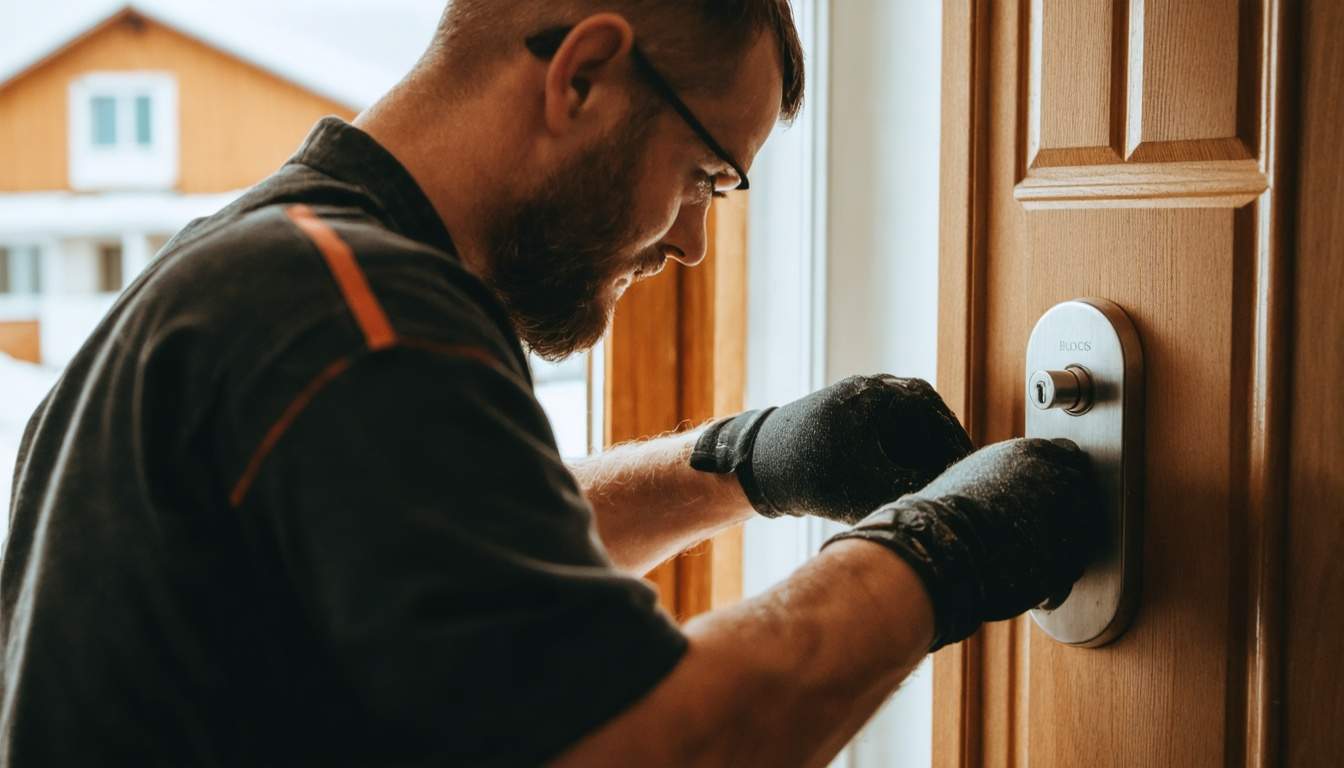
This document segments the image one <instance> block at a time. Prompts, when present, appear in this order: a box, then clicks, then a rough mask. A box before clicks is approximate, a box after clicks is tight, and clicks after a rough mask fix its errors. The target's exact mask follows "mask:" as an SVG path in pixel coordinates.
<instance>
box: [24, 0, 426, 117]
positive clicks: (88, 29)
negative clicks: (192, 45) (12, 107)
mask: <svg viewBox="0 0 1344 768" xmlns="http://www.w3.org/2000/svg"><path fill="white" fill-rule="evenodd" d="M28 1H29V0H24V2H25V3H27V2H28ZM384 1H385V0H384ZM61 5H64V4H63V3H62V4H61ZM388 5H391V6H392V7H391V8H389V7H388ZM388 5H384V3H383V2H379V0H369V1H368V2H366V3H363V4H361V3H348V4H346V5H345V6H343V10H344V11H345V15H346V17H345V18H344V19H343V21H344V22H345V23H344V24H326V25H324V24H321V23H314V24H305V23H302V20H301V19H299V18H298V15H297V14H295V18H294V19H293V20H292V21H293V23H289V24H284V26H283V28H282V27H281V26H280V25H278V24H277V23H276V21H277V19H276V18H274V17H273V18H272V19H270V20H266V19H259V18H257V14H256V13H255V10H256V8H253V9H251V10H252V11H254V12H252V13H249V12H248V10H249V9H248V8H247V7H246V5H245V4H243V3H239V2H228V3H219V2H210V1H209V0H204V1H201V0H133V2H126V1H125V0H104V1H103V2H94V3H93V4H90V3H86V4H85V7H84V9H83V13H74V14H70V16H71V17H70V18H61V19H59V20H58V22H57V23H56V24H55V25H53V26H52V28H51V29H48V30H44V32H45V34H43V33H38V34H34V35H33V36H32V37H31V38H28V39H23V40H21V43H22V44H21V45H14V46H0V48H4V47H9V48H11V52H10V53H8V54H0V88H3V87H4V86H5V85H7V84H8V83H9V82H10V81H12V80H15V79H17V78H20V77H22V76H23V75H25V74H27V73H28V72H30V71H32V70H34V69H36V68H37V67H39V66H41V65H42V64H44V63H45V62H47V61H48V60H50V59H53V58H55V57H56V56H59V55H60V54H61V53H63V52H64V51H65V50H67V49H68V48H70V47H71V46H73V45H75V44H77V43H78V42H80V41H82V40H84V39H86V38H88V37H90V36H92V35H95V34H97V33H98V32H100V31H101V30H102V29H104V28H105V27H107V26H109V25H111V24H113V23H115V22H117V21H120V20H121V19H123V18H125V17H126V16H128V15H138V16H141V17H143V18H145V19H148V20H150V21H153V22H157V23H159V24H161V25H163V26H166V27H168V28H170V29H173V30H174V31H176V32H178V33H180V34H183V35H185V36H187V37H189V38H192V39H194V40H196V41H198V42H200V43H202V44H204V45H206V46H209V47H211V48H214V49H216V50H219V51H221V52H224V53H227V54H229V55H230V56H233V57H234V58H237V59H239V60H241V61H244V62H246V63H248V64H251V65H253V66H256V67H259V68H261V69H262V70H265V71H267V72H269V73H271V74H273V75H275V76H277V77H279V78H281V79H283V80H288V81H289V82H292V83H294V84H295V85H298V86H299V87H301V88H304V89H306V90H308V91H311V92H312V93H315V94H317V95H320V96H324V97H326V98H328V99H331V100H333V101H335V102H337V103H340V104H344V105H346V106H348V107H350V108H351V109H352V110H354V111H359V110H361V109H363V108H364V107H367V106H369V105H370V104H372V103H373V102H374V101H376V100H377V99H378V97H379V96H381V95H382V94H383V93H384V92H386V91H387V89H388V88H390V87H391V86H392V85H393V84H395V83H396V81H397V80H398V79H399V78H400V77H401V76H402V75H403V74H405V72H406V71H407V70H409V69H410V66H411V64H412V63H414V61H415V59H416V58H417V57H418V56H419V54H420V52H421V51H422V50H423V49H424V47H425V45H426V44H428V41H429V38H430V36H431V35H432V33H433V23H432V19H434V18H437V10H436V7H437V6H438V3H425V2H421V3H419V4H418V7H417V6H412V5H408V4H406V3H402V4H400V5H399V6H398V5H397V4H395V3H391V4H388ZM300 10H301V9H300ZM388 11H392V12H391V13H389V12H388ZM430 14H433V16H431V15H430ZM361 17H362V18H361ZM268 21H269V23H268ZM317 21H321V19H318V20H317ZM361 21H362V22H364V23H361ZM371 35H376V36H377V37H378V40H377V43H378V44H370V40H369V37H370V36H371ZM15 48H17V49H18V50H14V49H15Z"/></svg>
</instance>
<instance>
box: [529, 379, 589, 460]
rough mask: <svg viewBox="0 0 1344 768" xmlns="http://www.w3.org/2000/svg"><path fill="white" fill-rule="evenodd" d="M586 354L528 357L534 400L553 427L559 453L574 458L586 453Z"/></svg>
mask: <svg viewBox="0 0 1344 768" xmlns="http://www.w3.org/2000/svg"><path fill="white" fill-rule="evenodd" d="M588 358H589V356H588V355H586V354H585V355H574V356H573V357H571V358H569V359H568V360H565V361H563V362H559V363H549V362H547V361H545V360H542V359H541V358H539V357H536V356H535V355H533V356H532V358H531V364H532V379H533V381H534V383H535V384H536V392H537V400H538V401H539V402H540V403H541V407H542V410H544V411H546V416H547V418H549V419H550V421H551V429H552V430H554V431H555V442H556V444H557V445H558V446H559V448H560V455H561V456H563V457H565V458H566V459H576V458H580V457H583V456H587V455H588V446H589V440H588V426H589V423H590V418H589V411H588Z"/></svg>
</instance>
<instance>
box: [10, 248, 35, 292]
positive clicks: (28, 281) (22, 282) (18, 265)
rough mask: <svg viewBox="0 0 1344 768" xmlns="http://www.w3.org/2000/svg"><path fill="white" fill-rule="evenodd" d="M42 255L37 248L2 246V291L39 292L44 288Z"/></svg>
mask: <svg viewBox="0 0 1344 768" xmlns="http://www.w3.org/2000/svg"><path fill="white" fill-rule="evenodd" d="M40 256H41V254H40V253H39V251H38V250H37V249H36V248H0V293H6V294H21V295H33V294H36V293H39V292H40V291H41V290H42V261H41V258H40Z"/></svg>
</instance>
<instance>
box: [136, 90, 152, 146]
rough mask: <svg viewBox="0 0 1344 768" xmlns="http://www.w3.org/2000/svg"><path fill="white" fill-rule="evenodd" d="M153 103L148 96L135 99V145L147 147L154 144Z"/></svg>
mask: <svg viewBox="0 0 1344 768" xmlns="http://www.w3.org/2000/svg"><path fill="white" fill-rule="evenodd" d="M153 117H154V102H153V100H151V99H150V97H148V96H136V97H135V143H136V144H139V145H140V146H142V147H148V146H150V145H152V144H153V143H154V129H153Z"/></svg>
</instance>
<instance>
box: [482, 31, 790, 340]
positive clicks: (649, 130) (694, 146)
mask: <svg viewBox="0 0 1344 768" xmlns="http://www.w3.org/2000/svg"><path fill="white" fill-rule="evenodd" d="M765 37H766V36H763V40H764V39H765ZM739 75H740V77H739V78H738V80H739V82H738V83H737V84H736V85H735V86H734V87H732V88H730V89H728V91H727V92H725V93H724V94H723V95H722V96H720V97H718V98H710V99H703V100H699V101H696V102H689V103H690V104H691V108H692V109H694V110H696V111H697V114H701V113H703V116H702V117H701V119H702V120H703V121H704V122H705V124H706V125H707V126H708V127H709V129H710V130H711V131H712V132H714V133H715V135H716V137H717V138H718V139H719V141H720V143H722V144H723V145H724V146H725V147H726V148H728V151H729V152H731V153H733V154H734V156H735V157H736V158H738V159H739V160H740V161H741V162H744V163H749V162H750V160H751V159H752V157H754V155H755V153H756V150H757V149H758V148H759V147H760V145H761V144H762V143H763V142H764V140H765V137H766V136H767V135H768V134H769V131H770V128H771V127H772V126H773V125H774V122H775V121H776V120H777V119H778V104H779V88H780V85H779V75H778V66H777V64H776V60H775V58H774V56H773V54H771V52H770V47H769V44H768V41H766V44H765V46H764V47H762V46H760V45H758V46H757V47H756V48H755V49H754V50H753V51H752V52H750V53H749V54H748V55H747V57H746V59H745V60H744V66H743V67H741V68H740V69H739ZM725 180H727V181H729V182H731V183H730V184H729V187H731V186H732V183H735V181H736V178H735V176H733V175H732V171H731V169H730V168H729V167H728V166H727V165H726V164H725V163H723V162H722V161H721V160H720V159H718V158H716V157H715V156H714V155H713V153H712V152H711V151H709V149H708V148H707V147H706V146H705V145H704V143H703V142H701V141H700V140H699V138H698V137H696V136H695V134H694V133H693V132H692V131H691V129H690V128H689V127H688V126H686V124H685V123H684V122H682V121H681V119H680V118H679V117H678V116H677V115H676V114H675V113H674V112H673V111H672V110H670V109H668V108H666V105H664V104H663V103H662V101H661V100H659V99H657V98H656V97H654V96H652V94H649V93H647V92H645V93H641V94H639V95H638V96H637V97H636V98H635V99H634V106H633V107H632V108H631V110H630V111H629V112H628V113H627V114H626V115H625V116H624V117H623V119H622V120H620V121H619V122H618V123H617V127H616V128H614V129H612V130H610V131H608V132H607V134H606V135H603V136H600V137H598V138H597V139H596V140H595V141H593V142H591V143H590V144H589V145H588V146H587V147H586V148H585V149H584V150H582V151H580V152H578V153H577V154H576V155H575V156H573V157H571V158H569V159H568V160H567V161H566V162H565V163H563V164H562V166H561V167H559V168H558V169H556V170H555V171H554V172H553V173H551V174H549V176H548V177H547V178H546V179H544V180H543V181H542V183H541V184H540V185H538V187H537V188H536V191H535V193H533V194H531V195H529V196H528V197H527V198H526V199H523V200H521V201H519V202H517V203H516V204H515V205H513V206H511V207H510V208H509V209H508V210H506V211H504V212H503V213H502V214H501V215H500V216H499V217H497V219H496V220H495V221H493V222H492V225H491V226H490V232H489V235H488V243H487V245H488V248H489V250H490V252H491V262H492V268H491V270H490V272H491V274H490V275H489V278H488V279H489V282H490V284H491V286H492V287H493V288H494V289H495V291H496V292H497V293H498V294H499V296H500V297H501V298H502V300H503V301H504V303H505V305H506V306H507V307H508V309H509V312H510V313H511V315H512V317H513V321H514V325H515V327H516V328H517V330H518V333H519V336H521V337H522V339H523V341H524V342H525V343H526V344H527V345H528V346H529V347H531V348H532V350H533V351H534V352H536V353H537V354H539V355H541V356H542V357H544V358H548V359H559V358H563V357H566V356H568V355H571V354H573V353H575V352H578V351H581V350H584V349H587V348H590V347H591V346H593V345H594V344H596V343H597V342H598V341H599V340H600V339H601V338H602V335H603V334H604V333H605V332H606V329H607V326H608V324H609V323H610V320H611V316H612V313H613V311H614V309H615V306H616V302H617V301H618V300H619V299H620V297H621V296H622V295H623V294H624V292H625V290H626V289H627V288H628V287H629V286H630V285H631V284H633V283H634V282H637V281H639V280H642V279H645V278H648V277H652V276H653V275H655V274H657V273H658V272H660V271H661V270H662V268H663V266H664V265H665V264H666V261H667V259H669V258H671V259H675V260H677V261H680V262H682V263H684V264H687V265H690V266H693V265H695V264H698V263H699V262H700V261H701V260H703V259H704V256H705V252H706V250H707V246H706V242H707V233H706V218H707V214H708V210H709V205H710V202H711V201H712V197H713V194H714V192H715V190H716V187H722V186H723V183H724V181H725Z"/></svg>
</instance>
